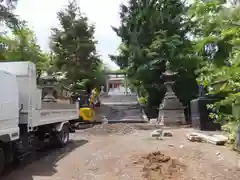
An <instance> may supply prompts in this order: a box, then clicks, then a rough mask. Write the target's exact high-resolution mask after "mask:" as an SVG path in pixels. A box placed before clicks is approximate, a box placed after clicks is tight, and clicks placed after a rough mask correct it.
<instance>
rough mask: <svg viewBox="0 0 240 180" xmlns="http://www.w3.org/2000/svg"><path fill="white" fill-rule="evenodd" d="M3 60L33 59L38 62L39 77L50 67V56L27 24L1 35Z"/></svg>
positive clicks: (32, 60)
mask: <svg viewBox="0 0 240 180" xmlns="http://www.w3.org/2000/svg"><path fill="white" fill-rule="evenodd" d="M0 40H1V42H2V46H1V61H31V62H34V63H35V64H36V68H37V74H38V78H39V77H40V75H41V74H42V72H43V71H45V70H46V69H47V68H48V67H47V66H46V65H47V62H48V60H49V59H48V57H47V55H46V54H45V53H43V52H42V51H41V49H40V47H39V45H37V42H36V38H35V35H34V33H33V31H32V30H30V29H29V28H28V27H27V26H26V25H24V26H22V27H21V28H18V29H16V30H13V31H12V33H11V34H9V35H6V34H5V35H2V36H0Z"/></svg>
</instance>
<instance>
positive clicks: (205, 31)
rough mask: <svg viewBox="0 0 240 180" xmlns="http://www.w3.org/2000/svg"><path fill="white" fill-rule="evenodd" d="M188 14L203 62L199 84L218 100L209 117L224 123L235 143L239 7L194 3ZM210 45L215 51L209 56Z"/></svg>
mask: <svg viewBox="0 0 240 180" xmlns="http://www.w3.org/2000/svg"><path fill="white" fill-rule="evenodd" d="M189 13H190V16H191V19H192V24H193V25H194V26H193V27H194V29H193V31H192V33H193V35H194V36H195V37H196V39H197V40H196V45H195V50H196V52H197V53H198V56H199V58H201V59H202V61H201V64H200V66H199V67H200V69H199V70H198V72H197V73H198V81H199V83H201V84H202V85H204V86H205V87H206V89H207V90H208V94H211V95H214V96H215V97H219V100H218V101H217V102H216V103H214V104H211V105H208V106H209V108H211V109H213V110H214V113H211V115H210V117H211V118H214V119H215V120H217V121H218V122H221V123H222V124H224V126H223V129H225V130H227V131H229V132H230V133H231V139H232V140H233V141H234V140H235V133H236V129H237V127H238V126H239V125H240V118H239V115H235V114H233V111H232V110H233V109H232V106H239V104H240V101H239V99H240V94H239V89H240V79H239V75H240V74H239V72H240V48H239V45H240V28H239V27H240V26H239V22H240V8H239V7H231V8H226V7H225V6H224V2H221V1H210V2H206V3H202V2H200V1H195V2H194V3H193V4H192V6H191V8H190V9H189ZM209 44H211V45H212V46H210V47H212V49H208V50H211V51H209V53H206V45H209ZM237 111H239V109H238V110H237ZM238 146H239V147H240V142H238Z"/></svg>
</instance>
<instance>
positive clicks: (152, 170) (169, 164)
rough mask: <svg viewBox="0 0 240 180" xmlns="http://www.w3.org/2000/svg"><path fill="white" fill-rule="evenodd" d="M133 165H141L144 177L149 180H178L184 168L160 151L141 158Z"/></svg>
mask: <svg viewBox="0 0 240 180" xmlns="http://www.w3.org/2000/svg"><path fill="white" fill-rule="evenodd" d="M135 164H142V165H143V172H144V177H145V178H146V179H151V180H178V179H180V171H181V170H182V169H183V167H184V166H183V165H181V164H180V163H179V162H178V161H177V160H175V159H171V157H170V156H166V155H164V154H163V153H161V152H160V151H157V152H152V153H149V154H147V155H145V156H142V157H141V158H140V160H139V161H137V162H135Z"/></svg>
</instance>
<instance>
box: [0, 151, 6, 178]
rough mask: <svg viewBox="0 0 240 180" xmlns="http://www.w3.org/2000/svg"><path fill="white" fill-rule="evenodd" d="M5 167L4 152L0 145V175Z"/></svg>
mask: <svg viewBox="0 0 240 180" xmlns="http://www.w3.org/2000/svg"><path fill="white" fill-rule="evenodd" d="M4 167H5V154H4V150H3V148H1V147H0V175H1V174H2V172H3V170H4Z"/></svg>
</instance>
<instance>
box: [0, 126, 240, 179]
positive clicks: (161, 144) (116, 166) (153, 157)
mask: <svg viewBox="0 0 240 180" xmlns="http://www.w3.org/2000/svg"><path fill="white" fill-rule="evenodd" d="M104 127H105V128H104ZM134 127H137V126H133V127H132V126H130V125H123V124H120V125H114V124H113V125H103V126H95V127H93V128H92V129H88V130H79V131H78V132H76V133H75V134H73V135H72V137H71V139H72V141H71V142H70V143H69V145H68V146H67V147H65V148H62V149H58V150H56V149H55V150H49V151H48V152H40V153H38V154H37V155H36V156H35V158H31V160H30V159H29V160H26V162H25V163H21V166H20V167H17V168H15V169H14V170H12V172H10V173H8V174H6V176H5V177H4V178H3V180H50V179H51V180H144V179H146V180H147V179H148V180H156V179H157V180H180V179H181V180H239V179H240V156H239V154H237V153H235V152H233V151H231V150H229V149H228V148H227V147H222V146H214V145H211V144H205V143H193V142H190V141H188V140H186V138H185V134H186V133H187V132H189V131H191V129H190V128H179V129H177V128H174V129H170V130H171V132H172V133H173V137H167V138H164V139H163V140H156V139H154V138H151V137H150V133H151V132H152V130H146V129H147V128H139V127H140V126H139V125H138V128H134ZM121 128H123V129H125V130H122V129H121ZM109 129H111V130H109ZM126 129H127V130H126ZM139 129H145V130H139ZM168 130H169V129H168ZM124 134H125V135H124Z"/></svg>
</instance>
